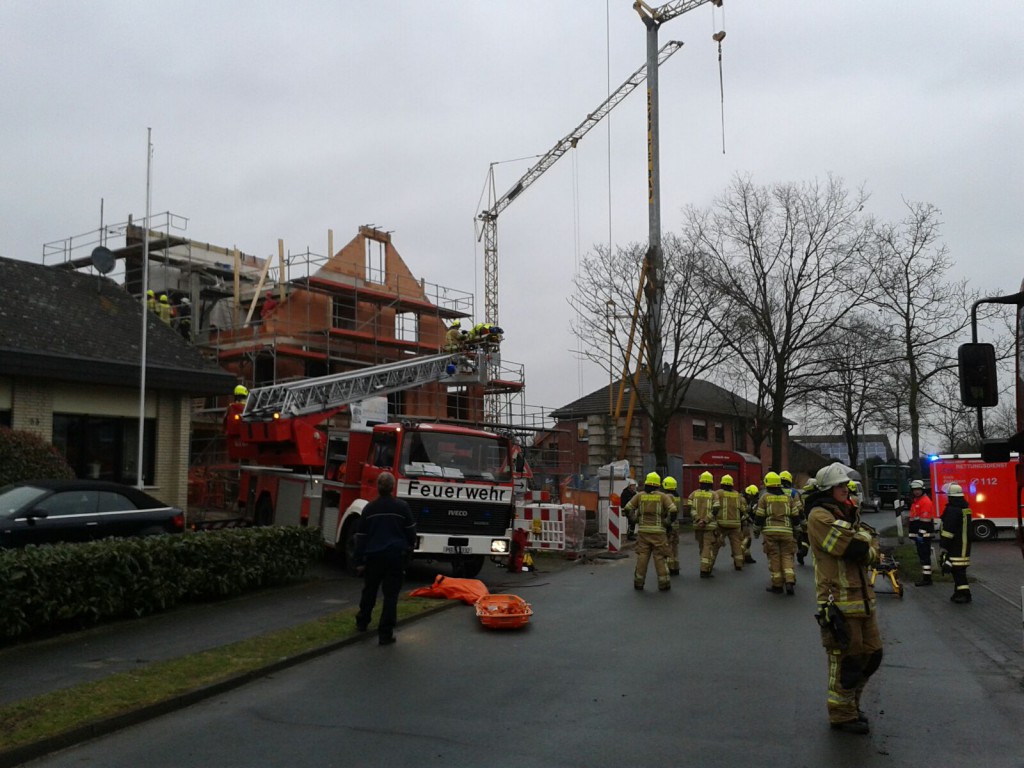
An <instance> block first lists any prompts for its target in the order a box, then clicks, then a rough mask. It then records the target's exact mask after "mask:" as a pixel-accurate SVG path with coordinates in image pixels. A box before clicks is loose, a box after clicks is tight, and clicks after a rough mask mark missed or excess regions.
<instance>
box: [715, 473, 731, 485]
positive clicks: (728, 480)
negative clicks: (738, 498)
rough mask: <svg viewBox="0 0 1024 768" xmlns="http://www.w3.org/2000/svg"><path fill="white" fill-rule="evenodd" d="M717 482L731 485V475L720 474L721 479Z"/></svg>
mask: <svg viewBox="0 0 1024 768" xmlns="http://www.w3.org/2000/svg"><path fill="white" fill-rule="evenodd" d="M718 482H719V484H720V485H732V475H722V479H721V480H719V481H718Z"/></svg>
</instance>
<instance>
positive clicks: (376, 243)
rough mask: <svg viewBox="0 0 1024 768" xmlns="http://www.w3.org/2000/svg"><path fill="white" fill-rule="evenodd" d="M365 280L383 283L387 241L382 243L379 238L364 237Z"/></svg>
mask: <svg viewBox="0 0 1024 768" xmlns="http://www.w3.org/2000/svg"><path fill="white" fill-rule="evenodd" d="M365 242H366V282H368V283H376V284H377V285H383V284H384V279H385V274H384V264H385V261H384V255H385V253H386V251H387V243H383V242H381V241H380V240H373V239H371V238H369V237H368V238H366V241H365Z"/></svg>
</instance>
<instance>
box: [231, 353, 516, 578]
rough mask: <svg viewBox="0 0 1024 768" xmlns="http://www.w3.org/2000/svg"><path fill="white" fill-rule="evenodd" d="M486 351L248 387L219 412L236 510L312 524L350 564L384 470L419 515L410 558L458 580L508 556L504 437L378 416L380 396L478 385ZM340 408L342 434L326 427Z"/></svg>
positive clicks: (508, 444)
mask: <svg viewBox="0 0 1024 768" xmlns="http://www.w3.org/2000/svg"><path fill="white" fill-rule="evenodd" d="M488 354H489V351H488V350H486V349H478V350H476V351H471V352H468V353H466V354H462V353H459V354H440V355H431V356H427V357H419V358H410V359H408V360H403V361H400V362H397V363H388V364H385V365H378V366H373V367H370V368H364V369H362V370H358V371H352V372H348V373H341V374H332V375H328V376H321V377H317V378H312V379H303V380H299V381H293V382H287V383H282V384H275V385H271V386H266V387H259V388H254V389H252V390H250V392H249V396H248V398H247V399H246V401H245V403H244V405H243V404H241V403H239V404H235V405H233V406H231V407H230V408H229V409H228V413H227V414H226V417H225V420H226V423H225V430H226V433H227V441H228V455H229V456H230V457H231V458H232V459H233V460H236V461H240V462H242V465H241V475H240V481H239V496H238V503H239V508H240V509H244V510H247V511H249V512H250V513H251V515H252V517H253V519H254V521H255V522H256V524H258V525H270V524H276V525H303V526H304V525H310V524H313V525H317V526H319V527H320V529H321V531H322V532H323V538H324V544H325V545H326V546H327V547H329V548H331V549H333V550H335V551H336V552H337V553H339V554H340V555H341V557H342V558H343V560H344V562H345V565H346V567H347V568H349V569H350V570H352V569H353V557H352V556H353V553H354V551H355V533H356V529H357V526H358V522H359V516H360V514H361V513H362V510H363V507H364V506H366V503H367V502H368V501H369V500H370V499H373V498H375V497H376V495H377V491H376V483H377V477H378V476H379V475H380V474H381V473H382V472H385V471H388V472H391V473H392V474H394V476H395V478H396V480H397V487H396V492H395V493H396V496H397V497H398V498H402V499H405V501H406V502H408V504H409V506H410V508H411V509H412V513H413V516H414V518H415V519H416V529H417V542H416V549H415V552H414V556H415V557H420V558H426V559H431V560H446V561H450V562H451V563H452V567H453V570H454V571H455V573H456V574H457V575H461V576H467V577H469V576H475V575H476V574H477V573H479V572H480V569H481V568H482V567H483V564H484V562H485V558H486V557H487V556H494V557H507V556H508V553H509V550H510V545H511V526H512V519H513V517H514V513H515V497H514V464H513V462H514V456H513V445H512V441H511V440H510V439H509V438H507V437H502V436H499V435H496V434H492V433H490V432H486V431H482V430H477V429H470V428H466V427H461V426H455V425H450V424H440V423H413V422H404V423H401V424H398V423H383V422H386V420H387V414H386V399H384V396H385V395H387V394H390V393H392V392H398V391H401V390H404V389H410V388H413V387H418V386H422V385H423V384H427V383H430V382H435V381H442V382H445V383H448V384H468V383H481V382H483V381H485V379H486V367H487V365H488V361H489V358H488ZM375 398H376V399H375ZM381 401H383V403H384V408H383V409H380V408H379V407H375V406H377V405H378V404H380V403H381ZM346 410H348V411H350V416H351V419H350V426H349V427H348V428H347V429H333V428H330V427H329V426H327V425H328V424H329V422H330V421H331V420H332V418H333V417H334V416H337V415H338V414H340V413H342V412H343V411H346ZM375 411H376V417H375V413H374V412H375ZM360 414H362V415H360Z"/></svg>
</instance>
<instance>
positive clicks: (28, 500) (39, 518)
mask: <svg viewBox="0 0 1024 768" xmlns="http://www.w3.org/2000/svg"><path fill="white" fill-rule="evenodd" d="M184 529H185V515H184V513H183V512H182V510H180V509H178V508H177V507H169V506H167V505H166V504H164V503H163V502H161V501H157V500H156V499H154V498H153V497H152V496H150V495H149V494H147V493H143V492H142V491H140V490H138V489H137V488H132V487H130V486H127V485H120V484H118V483H109V482H103V481H99V480H29V481H25V482H21V483H13V484H11V485H7V486H4V487H3V488H0V547H23V546H25V545H26V544H50V543H53V542H58V541H90V540H92V539H103V538H106V537H107V536H149V535H151V534H158V533H181V532H182V531H183V530H184Z"/></svg>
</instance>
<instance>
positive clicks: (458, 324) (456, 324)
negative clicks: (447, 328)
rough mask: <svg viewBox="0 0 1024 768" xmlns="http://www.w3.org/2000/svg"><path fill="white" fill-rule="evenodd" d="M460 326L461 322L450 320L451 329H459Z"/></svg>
mask: <svg viewBox="0 0 1024 768" xmlns="http://www.w3.org/2000/svg"><path fill="white" fill-rule="evenodd" d="M461 326H462V321H461V320H452V328H459V327H461Z"/></svg>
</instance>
